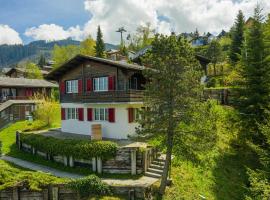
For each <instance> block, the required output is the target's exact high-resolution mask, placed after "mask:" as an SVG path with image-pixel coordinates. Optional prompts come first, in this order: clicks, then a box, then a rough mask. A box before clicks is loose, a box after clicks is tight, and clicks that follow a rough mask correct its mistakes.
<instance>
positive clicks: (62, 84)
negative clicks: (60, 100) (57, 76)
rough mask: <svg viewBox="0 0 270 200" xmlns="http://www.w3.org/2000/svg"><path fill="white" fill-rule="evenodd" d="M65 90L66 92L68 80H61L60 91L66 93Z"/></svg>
mask: <svg viewBox="0 0 270 200" xmlns="http://www.w3.org/2000/svg"><path fill="white" fill-rule="evenodd" d="M65 92H66V82H65V81H61V83H60V93H61V94H65Z"/></svg>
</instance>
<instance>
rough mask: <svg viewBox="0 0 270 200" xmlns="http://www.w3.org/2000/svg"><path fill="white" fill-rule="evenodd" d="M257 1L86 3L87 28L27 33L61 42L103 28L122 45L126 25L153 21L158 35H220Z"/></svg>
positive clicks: (267, 6)
mask: <svg viewBox="0 0 270 200" xmlns="http://www.w3.org/2000/svg"><path fill="white" fill-rule="evenodd" d="M257 2H258V0H237V1H236V0H181V1H180V0H170V1H168V0H85V9H86V10H87V11H88V12H89V13H90V16H91V19H90V20H89V21H88V22H86V23H85V25H84V27H82V28H80V27H79V26H76V27H71V28H69V29H67V30H64V29H63V28H62V27H60V26H57V25H55V24H50V25H46V24H44V25H41V26H39V27H37V28H36V27H33V28H30V29H27V30H26V33H25V34H26V35H27V36H30V37H33V38H34V39H45V40H58V39H65V38H67V37H72V38H74V39H83V38H85V37H86V36H88V35H91V36H92V37H94V38H95V37H96V31H97V26H98V25H100V26H101V29H102V32H103V35H104V39H105V41H106V42H111V43H119V41H120V34H119V33H117V32H116V30H117V29H118V28H119V27H122V26H124V27H125V29H126V30H127V31H128V33H134V32H135V31H136V28H137V27H138V26H139V25H141V24H145V23H146V22H150V23H151V24H152V27H153V28H155V29H156V32H159V33H164V34H170V32H171V31H175V32H176V33H181V32H191V31H194V30H195V29H196V28H198V30H199V31H200V33H203V32H208V31H209V32H212V33H218V32H220V31H221V30H222V29H225V30H229V28H230V27H231V26H232V25H233V22H234V19H235V17H236V15H237V12H238V10H240V9H241V10H242V11H243V12H244V14H245V16H246V18H248V17H249V16H251V15H252V14H253V10H254V7H255V6H256V4H257ZM259 3H260V5H261V6H262V7H263V8H264V11H265V13H267V12H268V13H269V12H270V1H269V0H260V1H259Z"/></svg>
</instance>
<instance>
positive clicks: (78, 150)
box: [19, 133, 117, 160]
mask: <svg viewBox="0 0 270 200" xmlns="http://www.w3.org/2000/svg"><path fill="white" fill-rule="evenodd" d="M19 134H20V141H21V142H22V143H25V144H27V145H30V146H32V147H34V148H35V149H36V150H39V151H42V152H44V153H48V154H51V155H62V156H73V157H74V158H78V159H87V160H89V159H91V158H94V157H100V158H101V159H103V160H106V159H110V158H113V157H114V156H115V155H116V151H117V144H116V143H114V142H111V141H95V140H75V139H58V138H54V137H46V136H43V135H40V134H35V133H19Z"/></svg>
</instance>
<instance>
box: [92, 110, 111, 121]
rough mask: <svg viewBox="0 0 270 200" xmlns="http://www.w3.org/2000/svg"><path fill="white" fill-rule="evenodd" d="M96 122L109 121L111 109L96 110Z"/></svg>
mask: <svg viewBox="0 0 270 200" xmlns="http://www.w3.org/2000/svg"><path fill="white" fill-rule="evenodd" d="M94 120H95V121H109V109H108V108H94Z"/></svg>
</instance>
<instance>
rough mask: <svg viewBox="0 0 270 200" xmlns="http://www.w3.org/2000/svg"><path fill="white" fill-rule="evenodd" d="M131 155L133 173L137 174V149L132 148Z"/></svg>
mask: <svg viewBox="0 0 270 200" xmlns="http://www.w3.org/2000/svg"><path fill="white" fill-rule="evenodd" d="M130 153H131V154H130V157H131V175H136V170H137V169H136V168H137V167H136V162H137V159H136V149H134V150H131V152H130Z"/></svg>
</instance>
